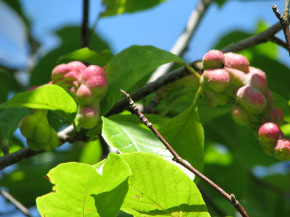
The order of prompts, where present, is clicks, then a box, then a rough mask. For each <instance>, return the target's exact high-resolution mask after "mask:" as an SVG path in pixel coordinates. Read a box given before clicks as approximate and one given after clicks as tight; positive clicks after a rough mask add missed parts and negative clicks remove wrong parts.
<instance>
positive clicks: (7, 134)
mask: <svg viewBox="0 0 290 217" xmlns="http://www.w3.org/2000/svg"><path fill="white" fill-rule="evenodd" d="M29 113H30V111H29V110H28V109H26V108H11V109H6V110H4V111H3V112H1V113H0V139H1V140H3V141H4V142H5V143H6V144H9V140H10V138H11V137H12V136H13V134H14V132H15V130H16V129H17V128H18V127H19V122H20V120H21V119H22V118H23V117H24V116H25V115H28V114H29Z"/></svg>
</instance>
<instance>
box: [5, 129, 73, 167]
mask: <svg viewBox="0 0 290 217" xmlns="http://www.w3.org/2000/svg"><path fill="white" fill-rule="evenodd" d="M73 133H74V130H73V126H72V125H70V126H68V127H67V128H65V129H64V130H62V131H60V132H59V133H58V134H57V135H58V138H59V140H60V142H61V145H62V144H63V143H65V142H70V141H72V140H73ZM42 152H44V150H40V151H34V150H32V149H31V148H23V149H21V150H19V151H17V152H14V153H12V154H9V155H5V156H3V157H0V170H2V169H4V168H5V167H8V166H10V165H12V164H15V163H17V162H19V161H21V160H23V159H25V158H30V157H32V156H34V155H37V154H40V153H42Z"/></svg>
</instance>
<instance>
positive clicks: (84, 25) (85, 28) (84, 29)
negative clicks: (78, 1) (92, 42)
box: [82, 0, 89, 47]
mask: <svg viewBox="0 0 290 217" xmlns="http://www.w3.org/2000/svg"><path fill="white" fill-rule="evenodd" d="M88 21H89V0H83V22H82V47H89V28H88Z"/></svg>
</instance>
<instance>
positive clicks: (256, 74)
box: [246, 67, 268, 93]
mask: <svg viewBox="0 0 290 217" xmlns="http://www.w3.org/2000/svg"><path fill="white" fill-rule="evenodd" d="M246 84H248V85H250V86H252V87H254V88H257V89H259V90H260V91H262V93H266V91H267V90H268V85H267V80H266V75H265V73H264V72H263V71H262V70H260V69H257V68H254V67H250V71H249V73H248V74H247V77H246Z"/></svg>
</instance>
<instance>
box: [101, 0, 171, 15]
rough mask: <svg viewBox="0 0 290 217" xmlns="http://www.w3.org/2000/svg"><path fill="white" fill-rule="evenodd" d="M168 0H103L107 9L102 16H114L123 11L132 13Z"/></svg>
mask: <svg viewBox="0 0 290 217" xmlns="http://www.w3.org/2000/svg"><path fill="white" fill-rule="evenodd" d="M164 1H166V0H103V1H102V3H103V5H105V7H106V10H105V11H104V12H103V13H102V16H112V15H117V14H122V13H132V12H135V11H140V10H145V9H148V8H152V7H154V6H155V5H158V4H160V3H161V2H164Z"/></svg>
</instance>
